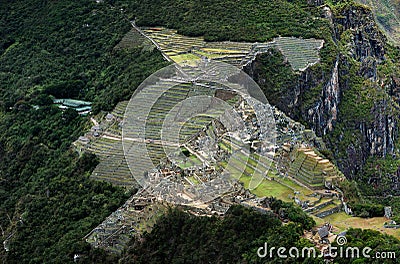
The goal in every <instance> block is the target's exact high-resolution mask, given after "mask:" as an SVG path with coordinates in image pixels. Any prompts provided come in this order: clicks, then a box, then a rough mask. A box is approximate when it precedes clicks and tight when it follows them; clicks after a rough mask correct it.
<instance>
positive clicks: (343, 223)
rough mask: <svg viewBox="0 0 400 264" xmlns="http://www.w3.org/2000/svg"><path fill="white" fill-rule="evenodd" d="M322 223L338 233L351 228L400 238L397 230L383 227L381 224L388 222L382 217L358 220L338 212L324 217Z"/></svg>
mask: <svg viewBox="0 0 400 264" xmlns="http://www.w3.org/2000/svg"><path fill="white" fill-rule="evenodd" d="M323 221H324V222H330V223H331V224H332V225H333V226H335V227H337V228H338V229H339V231H340V232H341V231H344V230H347V229H349V228H350V227H353V228H361V229H373V230H377V231H379V232H383V233H386V234H388V235H392V236H394V237H397V238H400V230H399V229H391V228H384V227H383V224H384V223H385V222H387V221H388V220H387V219H386V218H384V217H374V218H360V217H352V216H350V215H347V214H346V213H344V212H339V213H335V214H332V215H330V216H327V217H325V218H324V219H323Z"/></svg>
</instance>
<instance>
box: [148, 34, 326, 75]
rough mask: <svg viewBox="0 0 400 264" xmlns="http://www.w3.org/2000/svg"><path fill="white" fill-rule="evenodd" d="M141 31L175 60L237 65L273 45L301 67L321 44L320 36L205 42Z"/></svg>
mask: <svg viewBox="0 0 400 264" xmlns="http://www.w3.org/2000/svg"><path fill="white" fill-rule="evenodd" d="M142 32H143V33H144V34H145V35H146V36H148V37H149V38H150V39H152V40H153V41H154V42H155V43H156V44H157V46H158V48H159V49H160V50H161V51H162V52H163V53H164V54H165V55H166V56H168V57H169V58H170V59H171V60H172V61H174V62H176V63H184V62H186V61H190V60H196V59H200V58H204V57H206V58H208V59H213V60H217V61H222V62H226V63H229V64H232V65H235V66H238V67H240V68H241V67H243V66H245V65H247V64H249V63H250V62H252V61H253V60H254V59H255V57H256V55H257V54H259V53H262V52H266V51H267V50H268V49H271V48H277V49H278V50H280V51H281V52H282V54H283V55H284V56H285V57H286V58H287V60H288V61H289V63H290V64H291V66H292V68H293V69H294V70H295V71H304V70H305V69H306V68H308V67H309V66H310V65H313V64H315V63H318V62H319V50H320V49H321V48H322V47H323V44H324V41H323V40H317V39H301V38H294V37H278V38H275V39H273V41H271V42H267V43H249V42H230V41H224V42H206V41H204V38H202V37H187V36H183V35H180V34H178V33H177V31H176V30H173V29H167V28H163V27H151V28H143V30H142Z"/></svg>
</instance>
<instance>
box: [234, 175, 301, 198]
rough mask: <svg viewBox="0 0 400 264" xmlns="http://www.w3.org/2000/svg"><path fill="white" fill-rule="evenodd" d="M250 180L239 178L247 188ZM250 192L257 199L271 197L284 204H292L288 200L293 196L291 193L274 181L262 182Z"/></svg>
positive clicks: (248, 178)
mask: <svg viewBox="0 0 400 264" xmlns="http://www.w3.org/2000/svg"><path fill="white" fill-rule="evenodd" d="M250 179H251V178H250V177H241V178H240V181H241V182H243V184H244V186H245V187H246V188H247V187H248V186H249V183H250ZM251 192H252V193H254V194H255V195H257V196H258V197H270V196H273V197H276V198H278V199H281V200H282V201H285V202H292V199H290V198H289V196H293V191H292V190H291V189H289V188H288V187H286V186H284V185H282V184H280V183H279V182H276V181H270V180H263V181H262V182H261V184H260V185H259V186H258V187H257V188H256V189H254V190H252V191H251Z"/></svg>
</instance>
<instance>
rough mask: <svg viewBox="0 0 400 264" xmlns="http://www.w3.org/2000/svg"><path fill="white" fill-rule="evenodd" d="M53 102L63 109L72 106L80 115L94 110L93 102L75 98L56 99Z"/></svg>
mask: <svg viewBox="0 0 400 264" xmlns="http://www.w3.org/2000/svg"><path fill="white" fill-rule="evenodd" d="M53 103H54V104H56V105H58V107H59V108H61V109H67V108H71V109H74V110H75V111H77V112H78V113H79V114H80V115H87V114H89V113H90V112H91V111H92V103H91V102H86V101H82V100H75V99H54V100H53Z"/></svg>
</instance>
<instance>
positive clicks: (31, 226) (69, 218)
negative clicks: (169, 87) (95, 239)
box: [0, 0, 165, 263]
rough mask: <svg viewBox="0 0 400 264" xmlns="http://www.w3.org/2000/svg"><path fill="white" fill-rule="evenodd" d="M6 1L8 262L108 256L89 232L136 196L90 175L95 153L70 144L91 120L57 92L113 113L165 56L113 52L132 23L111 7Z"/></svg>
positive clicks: (2, 103) (2, 82) (3, 127)
mask: <svg viewBox="0 0 400 264" xmlns="http://www.w3.org/2000/svg"><path fill="white" fill-rule="evenodd" d="M0 6H1V8H0V19H1V20H0V34H1V37H0V131H1V133H0V201H1V203H0V226H1V229H2V232H3V233H2V238H3V240H5V239H6V238H7V237H10V239H9V241H10V242H9V248H10V251H9V252H5V251H4V250H3V249H2V250H1V253H0V256H1V258H0V259H1V260H2V262H5V263H17V262H18V263H68V262H72V260H73V255H74V254H75V253H80V254H83V256H85V257H86V258H87V259H88V260H89V259H92V262H93V263H100V262H104V261H106V259H107V258H108V256H106V255H105V254H104V253H102V252H100V251H98V250H95V251H93V250H91V249H90V246H89V245H88V244H87V243H85V242H84V240H83V237H84V236H85V235H86V234H87V233H88V232H89V231H90V230H91V229H92V228H93V227H95V226H96V225H98V224H99V223H100V222H101V221H102V220H103V219H104V218H105V217H106V216H107V215H109V214H110V213H111V212H112V211H114V210H115V209H116V208H118V207H119V206H120V205H121V204H122V203H123V202H124V201H125V200H126V199H127V198H128V197H129V196H130V194H131V193H130V191H126V190H123V189H120V188H116V187H113V186H111V185H110V184H106V183H100V182H94V181H91V180H89V178H88V177H89V175H90V172H91V171H92V170H93V169H94V167H95V166H96V164H97V159H96V157H95V156H93V155H87V154H84V155H83V156H78V155H77V153H76V152H74V151H73V150H72V149H71V143H72V141H74V140H76V139H77V138H78V137H79V136H80V135H81V134H82V133H83V129H85V128H87V126H89V121H88V118H87V117H80V116H78V115H77V113H76V112H75V111H73V110H70V111H65V112H61V111H60V110H59V109H58V108H56V107H55V106H52V100H51V98H50V97H49V96H50V95H52V96H56V97H67V98H75V99H85V100H88V101H93V102H94V110H95V111H99V110H110V109H112V108H113V106H114V105H115V104H116V103H117V102H119V101H121V100H124V99H125V100H126V99H129V98H130V96H131V94H132V92H133V91H134V89H135V88H136V86H137V85H138V84H139V83H140V82H142V81H143V80H144V78H146V77H147V76H148V75H150V74H151V73H152V72H154V71H155V70H157V69H158V68H161V67H163V66H164V65H165V62H164V61H163V60H162V57H161V55H160V54H158V53H157V52H156V51H143V49H142V48H141V47H136V48H135V47H133V48H131V49H118V50H116V49H114V46H115V45H116V44H117V43H118V42H119V41H120V39H121V38H122V36H123V35H124V34H125V33H126V32H127V31H128V30H129V29H130V28H131V26H130V24H129V23H128V22H127V21H126V20H125V17H124V16H123V15H122V14H121V12H120V11H118V10H115V9H112V8H111V7H110V6H109V5H107V4H101V3H99V4H97V3H96V2H95V1H83V0H82V1H7V2H5V1H1V3H0ZM3 240H2V241H3ZM96 259H97V260H96ZM111 262H112V261H111Z"/></svg>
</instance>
